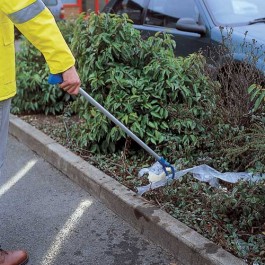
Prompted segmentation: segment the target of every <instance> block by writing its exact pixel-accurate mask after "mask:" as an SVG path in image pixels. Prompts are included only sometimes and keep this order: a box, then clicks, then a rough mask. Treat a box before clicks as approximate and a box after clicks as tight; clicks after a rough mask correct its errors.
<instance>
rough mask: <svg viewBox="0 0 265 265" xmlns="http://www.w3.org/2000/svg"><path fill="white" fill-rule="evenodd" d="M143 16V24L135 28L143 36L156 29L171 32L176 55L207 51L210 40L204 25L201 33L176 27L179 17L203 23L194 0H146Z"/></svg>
mask: <svg viewBox="0 0 265 265" xmlns="http://www.w3.org/2000/svg"><path fill="white" fill-rule="evenodd" d="M143 16H144V17H143V24H142V25H135V28H138V29H140V30H141V31H142V36H143V37H144V38H147V37H149V36H151V35H154V34H155V33H156V32H157V31H160V32H166V33H169V34H172V36H173V39H174V40H175V41H176V52H175V53H176V55H181V56H186V55H188V54H190V53H193V52H197V51H199V50H202V51H204V54H205V53H207V52H208V51H209V47H210V46H211V40H210V37H209V35H208V32H207V30H206V27H205V33H203V34H202V33H196V32H191V30H189V31H185V29H184V30H183V29H182V30H178V29H177V27H176V25H177V23H178V21H180V19H186V20H187V21H192V22H195V23H197V24H198V25H204V22H203V21H202V18H201V16H200V14H199V11H198V9H197V6H196V4H195V2H194V0H148V3H147V6H146V7H145V10H144V13H143ZM204 26H205V25H204ZM205 55H207V54H205Z"/></svg>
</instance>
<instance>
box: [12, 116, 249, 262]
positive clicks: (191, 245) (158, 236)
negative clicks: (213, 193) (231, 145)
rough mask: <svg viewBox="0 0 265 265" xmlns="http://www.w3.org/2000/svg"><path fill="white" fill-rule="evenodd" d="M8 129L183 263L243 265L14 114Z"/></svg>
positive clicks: (239, 260)
mask: <svg viewBox="0 0 265 265" xmlns="http://www.w3.org/2000/svg"><path fill="white" fill-rule="evenodd" d="M9 132H10V134H11V135H13V136H14V137H16V138H17V139H18V140H19V141H21V142H23V143H24V144H26V145H27V146H28V147H29V148H30V149H31V150H33V151H35V152H36V153H37V154H39V155H40V156H42V157H43V158H44V159H45V160H46V161H48V162H49V163H51V164H52V165H53V166H55V167H56V168H57V169H59V170H60V171H61V172H63V173H64V174H65V175H66V176H67V177H68V178H70V179H71V180H73V181H74V182H76V183H77V184H78V185H80V186H81V187H82V188H84V189H85V190H87V191H88V192H89V193H90V194H91V195H93V196H95V197H97V198H99V199H100V200H101V201H102V202H103V203H104V204H105V205H106V206H107V207H108V208H109V209H111V210H112V211H113V212H115V213H116V214H118V215H119V216H121V217H122V218H123V219H124V220H125V221H126V222H127V223H129V224H130V225H131V226H133V227H134V228H135V229H137V230H138V231H140V232H141V234H143V235H144V236H145V237H146V238H148V239H150V240H151V241H153V242H155V243H156V244H158V245H160V246H161V247H163V248H164V249H167V250H168V251H170V252H171V253H172V254H173V255H174V256H175V257H176V259H177V260H178V261H180V262H181V263H183V265H246V263H245V262H244V261H242V260H241V259H239V258H237V257H235V256H233V255H232V254H230V253H229V252H227V251H225V250H224V249H222V248H221V247H219V246H217V245H216V244H214V243H213V242H211V241H210V240H208V239H206V238H204V237H203V236H201V235H200V234H198V233H197V232H196V231H194V230H193V229H191V228H189V227H187V226H186V225H185V224H183V223H181V222H179V221H178V220H176V219H175V218H173V217H171V216H170V215H169V214H167V213H166V212H164V211H162V210H160V209H159V208H158V207H156V206H154V205H152V204H150V203H149V202H148V201H147V200H145V199H144V198H142V197H139V196H137V195H136V194H135V193H134V192H133V191H131V190H129V189H128V188H126V187H125V186H123V185H121V184H120V183H119V182H117V181H116V180H114V179H113V178H111V177H110V176H108V175H106V174H105V173H103V172H102V171H100V170H99V169H97V168H96V167H94V166H92V165H90V164H89V163H88V162H86V161H85V160H83V159H82V158H80V157H79V156H77V155H75V154H74V153H72V152H71V151H69V150H68V149H66V148H64V147H63V146H61V145H60V144H58V143H57V142H56V141H55V140H53V139H51V138H50V137H48V136H47V135H45V134H44V133H42V132H41V131H39V130H38V129H36V128H34V127H33V126H31V125H29V124H28V123H26V122H24V121H23V120H21V119H19V118H18V117H16V116H14V115H11V117H10V129H9Z"/></svg>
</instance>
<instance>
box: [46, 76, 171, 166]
mask: <svg viewBox="0 0 265 265" xmlns="http://www.w3.org/2000/svg"><path fill="white" fill-rule="evenodd" d="M48 82H49V84H52V85H56V84H60V83H62V82H63V77H62V75H61V74H50V76H49V79H48ZM79 93H80V94H81V95H82V96H83V97H84V98H85V99H86V100H87V101H88V102H90V103H91V104H92V105H93V106H95V107H96V108H97V109H98V110H99V111H101V112H102V113H103V114H104V115H106V116H107V117H108V118H109V119H110V120H111V121H113V122H114V123H115V124H116V125H118V126H119V127H120V128H121V129H122V130H123V131H124V132H125V133H127V135H128V136H130V137H131V138H132V139H133V140H134V141H135V142H136V143H138V144H139V145H140V146H141V147H142V148H144V149H145V150H146V151H147V152H148V153H149V154H150V155H152V156H153V157H154V158H155V159H156V160H157V161H158V162H159V163H160V164H161V165H162V166H163V167H172V166H171V164H170V163H168V162H167V161H166V160H165V159H164V158H163V157H161V156H159V155H158V154H157V153H156V152H155V151H154V150H152V149H151V148H150V147H149V146H147V145H146V144H145V143H144V142H143V141H142V140H141V139H140V138H138V137H137V136H136V135H135V134H134V133H133V132H132V131H130V130H129V129H128V128H127V127H126V126H125V125H124V124H122V123H121V122H120V121H119V120H118V119H116V118H115V117H114V116H113V115H112V114H111V113H110V112H108V111H107V110H106V109H105V108H104V107H103V106H101V105H100V104H99V103H98V102H97V101H96V100H95V99H93V98H92V97H91V96H90V95H88V94H87V93H86V92H85V91H84V90H83V89H82V88H80V89H79Z"/></svg>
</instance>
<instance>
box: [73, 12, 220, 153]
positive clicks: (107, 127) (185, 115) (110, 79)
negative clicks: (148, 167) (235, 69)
mask: <svg viewBox="0 0 265 265" xmlns="http://www.w3.org/2000/svg"><path fill="white" fill-rule="evenodd" d="M174 45H175V43H174V42H173V41H172V40H171V38H170V36H169V35H160V36H158V34H157V35H156V36H154V37H149V38H148V39H146V40H143V39H142V38H141V36H140V32H139V31H137V30H135V29H134V28H133V26H132V24H131V22H130V20H129V19H128V18H127V16H126V15H123V16H121V17H120V16H115V15H109V14H100V15H99V16H97V15H95V14H93V13H92V14H91V16H90V18H89V20H88V21H85V20H83V19H82V18H81V19H79V20H78V21H77V26H76V27H75V35H74V42H73V46H72V48H73V51H74V53H75V56H76V58H77V66H78V71H79V73H80V75H81V80H82V84H83V87H84V88H85V89H86V90H87V91H88V92H89V94H90V95H91V96H92V97H94V98H95V99H96V100H97V101H98V102H99V103H100V104H102V105H103V106H104V107H105V108H106V109H108V110H109V111H110V112H111V113H112V114H113V115H114V116H116V117H117V118H118V119H119V120H121V122H123V123H124V124H125V125H126V126H128V127H129V128H130V129H131V130H132V131H133V132H134V133H136V134H137V135H138V136H139V137H141V138H144V141H145V142H146V143H148V144H153V145H158V146H160V147H161V151H162V152H163V153H164V154H165V155H167V156H168V155H169V154H170V153H173V152H174V150H175V149H177V150H180V149H181V150H183V152H187V151H189V152H191V151H192V150H194V149H195V148H198V147H199V146H202V145H204V144H205V139H206V138H207V124H208V123H209V122H210V120H211V115H212V111H213V109H214V108H215V97H214V94H213V82H212V81H211V80H210V79H209V78H208V77H206V76H205V75H204V74H203V69H204V67H205V60H204V58H203V57H202V56H201V55H200V54H193V55H190V56H189V57H187V58H181V57H179V58H176V57H175V56H174V52H173V48H174ZM74 111H76V112H77V113H78V115H79V116H80V118H81V120H82V122H81V123H80V124H78V125H77V126H76V128H74V129H73V131H72V132H73V136H74V137H75V139H77V142H78V143H79V144H80V146H81V147H82V148H84V147H86V148H89V149H90V150H92V151H103V152H109V151H114V150H115V148H116V146H117V144H118V143H119V141H121V140H124V139H125V138H126V136H125V135H124V133H123V132H122V131H121V130H120V129H119V128H117V127H116V126H115V125H114V124H112V122H111V121H109V120H108V119H107V118H106V117H105V116H104V115H102V114H101V113H100V112H99V111H97V110H95V109H94V108H93V107H91V106H90V105H89V104H86V103H85V101H84V100H83V99H82V98H79V99H78V100H77V101H76V102H75V103H74ZM172 143H174V145H173V146H172V145H171V144H172ZM170 145H171V146H170Z"/></svg>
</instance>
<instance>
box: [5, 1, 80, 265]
mask: <svg viewBox="0 0 265 265" xmlns="http://www.w3.org/2000/svg"><path fill="white" fill-rule="evenodd" d="M14 25H15V26H16V27H17V28H18V29H19V31H20V32H22V34H23V35H24V36H25V37H26V38H27V39H28V40H29V41H30V42H31V43H32V44H33V45H34V46H35V47H36V48H38V49H39V50H40V51H41V52H42V54H43V55H44V57H45V60H46V62H47V63H48V66H49V68H50V72H51V73H52V74H57V73H62V75H63V83H62V84H60V88H61V89H63V90H65V91H67V92H68V93H70V94H74V95H76V94H78V92H79V87H80V79H79V76H78V74H77V72H76V69H75V66H74V65H75V59H74V57H73V55H72V53H71V51H70V50H69V48H68V46H67V44H66V43H65V41H64V39H63V37H62V35H61V33H60V31H59V29H58V27H57V25H56V23H55V20H54V18H53V16H52V14H51V13H50V11H49V10H48V9H47V8H46V7H45V5H44V4H43V2H42V1H41V0H1V1H0V173H1V167H2V166H3V163H4V158H5V151H6V143H7V135H8V121H9V111H10V104H11V99H12V97H13V96H14V95H15V94H16V77H15V47H14ZM0 238H1V235H0ZM27 261H28V255H27V253H26V252H25V251H22V250H17V251H4V250H2V249H0V265H24V264H26V263H27Z"/></svg>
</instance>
